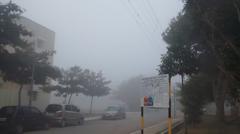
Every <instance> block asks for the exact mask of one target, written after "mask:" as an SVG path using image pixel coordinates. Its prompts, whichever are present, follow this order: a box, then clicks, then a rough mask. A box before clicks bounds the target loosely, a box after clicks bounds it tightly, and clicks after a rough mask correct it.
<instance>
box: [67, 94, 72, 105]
mask: <svg viewBox="0 0 240 134" xmlns="http://www.w3.org/2000/svg"><path fill="white" fill-rule="evenodd" d="M72 95H73V94H72V93H71V94H70V96H69V99H68V104H70V102H71V99H72Z"/></svg>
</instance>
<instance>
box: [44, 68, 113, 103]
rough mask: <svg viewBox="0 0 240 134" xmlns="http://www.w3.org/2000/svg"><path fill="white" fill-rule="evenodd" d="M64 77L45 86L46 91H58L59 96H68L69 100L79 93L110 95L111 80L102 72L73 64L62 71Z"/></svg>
mask: <svg viewBox="0 0 240 134" xmlns="http://www.w3.org/2000/svg"><path fill="white" fill-rule="evenodd" d="M61 74H62V77H60V78H58V79H57V85H55V86H51V85H50V86H49V85H48V86H45V87H44V90H46V91H57V94H56V95H57V96H63V97H67V96H69V101H68V103H70V101H71V97H72V95H73V94H75V95H78V94H80V93H82V94H84V95H86V96H91V97H94V96H97V97H100V96H104V95H108V94H109V91H110V90H111V89H110V88H109V87H108V86H107V85H108V84H109V83H110V81H107V80H106V79H105V78H104V77H103V75H102V73H101V72H99V73H95V72H92V71H90V70H88V69H84V70H83V69H81V68H80V67H78V66H73V67H71V68H70V69H68V70H63V69H62V71H61Z"/></svg>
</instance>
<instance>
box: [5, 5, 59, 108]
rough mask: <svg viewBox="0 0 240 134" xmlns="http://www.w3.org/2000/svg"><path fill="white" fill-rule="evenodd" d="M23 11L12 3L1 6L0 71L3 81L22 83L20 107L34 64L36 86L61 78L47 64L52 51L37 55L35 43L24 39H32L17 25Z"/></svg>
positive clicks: (55, 70) (19, 99)
mask: <svg viewBox="0 0 240 134" xmlns="http://www.w3.org/2000/svg"><path fill="white" fill-rule="evenodd" d="M22 12H23V11H22V9H21V8H20V7H19V6H17V5H16V4H14V3H12V2H9V3H7V4H1V5H0V18H1V19H0V20H1V21H0V25H1V27H0V37H1V38H0V62H1V64H0V71H1V76H2V78H3V80H4V81H11V82H15V83H17V84H19V86H20V87H19V92H18V105H19V106H20V105H21V92H22V89H23V86H24V85H25V84H30V83H31V81H32V71H33V65H34V66H35V75H34V80H35V83H36V84H46V83H47V82H48V81H47V80H48V78H53V79H54V78H56V77H58V76H59V71H58V69H57V68H55V67H52V66H51V65H50V64H49V63H48V56H50V55H52V54H53V52H42V53H36V52H35V51H34V49H33V47H32V44H31V43H29V42H28V41H27V40H24V37H27V36H31V33H30V32H28V31H27V30H26V29H25V28H24V27H23V26H22V25H19V24H17V23H16V21H17V20H18V19H19V18H20V15H21V13H22Z"/></svg>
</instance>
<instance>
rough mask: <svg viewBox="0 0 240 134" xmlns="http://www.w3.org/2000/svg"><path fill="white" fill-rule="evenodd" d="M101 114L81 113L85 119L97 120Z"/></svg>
mask: <svg viewBox="0 0 240 134" xmlns="http://www.w3.org/2000/svg"><path fill="white" fill-rule="evenodd" d="M101 115H102V114H88V113H86V114H83V116H84V120H85V121H92V120H99V119H101V118H102V116H101Z"/></svg>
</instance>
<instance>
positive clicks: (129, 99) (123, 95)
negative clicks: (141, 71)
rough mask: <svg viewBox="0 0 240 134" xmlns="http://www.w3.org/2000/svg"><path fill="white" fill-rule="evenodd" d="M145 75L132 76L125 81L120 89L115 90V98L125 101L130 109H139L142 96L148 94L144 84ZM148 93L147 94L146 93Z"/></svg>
mask: <svg viewBox="0 0 240 134" xmlns="http://www.w3.org/2000/svg"><path fill="white" fill-rule="evenodd" d="M142 79H143V76H141V75H140V76H136V77H132V78H130V79H128V80H126V81H123V82H122V83H121V84H120V85H119V86H118V90H116V91H115V92H113V95H114V98H116V99H118V100H120V101H122V102H123V103H125V104H126V105H127V106H128V108H129V110H130V111H134V112H136V111H139V106H140V105H141V104H140V98H141V97H143V96H144V95H147V91H145V90H144V87H143V84H142ZM145 93H146V94H145Z"/></svg>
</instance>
